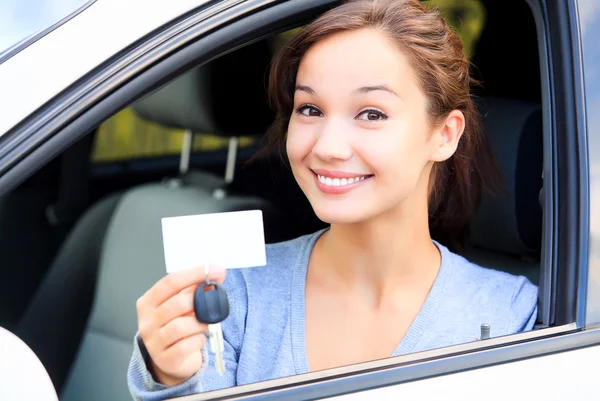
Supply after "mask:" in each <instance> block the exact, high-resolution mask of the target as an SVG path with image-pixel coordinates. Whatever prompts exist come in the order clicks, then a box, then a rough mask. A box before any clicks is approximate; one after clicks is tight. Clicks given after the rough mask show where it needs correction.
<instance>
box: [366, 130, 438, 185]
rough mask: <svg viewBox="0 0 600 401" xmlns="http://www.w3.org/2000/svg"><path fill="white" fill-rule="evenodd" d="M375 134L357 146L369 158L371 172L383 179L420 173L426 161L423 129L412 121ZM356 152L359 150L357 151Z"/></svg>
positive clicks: (406, 176) (425, 143) (408, 177)
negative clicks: (374, 136)
mask: <svg viewBox="0 0 600 401" xmlns="http://www.w3.org/2000/svg"><path fill="white" fill-rule="evenodd" d="M376 136H377V138H371V140H368V141H364V143H363V144H361V145H360V146H358V147H357V149H361V152H360V153H361V155H360V156H361V158H362V159H363V160H365V161H368V163H369V165H370V167H371V169H372V170H373V172H374V173H375V174H377V175H379V176H380V178H381V179H383V180H385V181H386V182H387V181H388V180H397V179H399V178H404V179H408V180H411V181H412V177H413V176H414V177H416V176H418V175H420V173H421V171H422V170H423V168H424V167H425V165H426V164H427V162H428V144H427V141H426V131H425V130H424V129H423V127H420V126H418V125H414V124H396V125H395V126H393V127H389V129H387V130H386V132H384V133H377V134H376ZM357 153H358V152H357Z"/></svg>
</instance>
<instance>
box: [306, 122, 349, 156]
mask: <svg viewBox="0 0 600 401" xmlns="http://www.w3.org/2000/svg"><path fill="white" fill-rule="evenodd" d="M322 127H323V128H322V130H321V131H320V132H319V133H318V135H317V140H316V141H315V144H314V146H313V149H312V151H313V153H314V154H315V155H316V156H317V157H318V158H319V159H321V160H324V161H330V160H334V159H338V160H348V159H350V158H351V157H352V147H351V146H350V143H349V142H348V135H345V133H347V132H348V128H346V127H344V124H343V122H342V121H340V120H337V119H329V120H328V121H327V122H325V124H323V126H322Z"/></svg>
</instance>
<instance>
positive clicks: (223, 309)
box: [194, 266, 229, 376]
mask: <svg viewBox="0 0 600 401" xmlns="http://www.w3.org/2000/svg"><path fill="white" fill-rule="evenodd" d="M194 313H195V315H196V319H198V321H200V322H202V323H207V324H208V336H209V339H210V350H211V352H212V353H213V355H214V356H215V366H216V368H217V373H218V374H219V375H221V376H223V374H224V373H225V361H224V359H223V352H225V344H224V343H223V329H222V328H221V322H222V321H223V320H225V319H226V318H227V316H228V315H229V301H228V299H227V293H226V292H225V289H224V288H223V286H222V285H220V284H219V283H215V282H213V281H210V280H209V279H208V266H207V267H206V281H205V282H204V284H202V285H199V286H198V288H196V292H195V293H194Z"/></svg>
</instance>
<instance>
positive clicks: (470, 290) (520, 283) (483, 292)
mask: <svg viewBox="0 0 600 401" xmlns="http://www.w3.org/2000/svg"><path fill="white" fill-rule="evenodd" d="M442 253H443V255H444V257H445V258H446V259H447V260H446V261H445V262H444V263H446V264H447V265H448V266H447V267H448V269H449V270H450V271H451V274H450V275H449V277H448V282H447V284H446V286H447V290H448V291H449V292H450V293H451V294H453V297H454V299H456V302H457V303H460V304H462V305H461V306H462V307H463V308H464V309H463V310H465V311H469V312H470V313H472V314H473V315H480V316H481V318H482V319H488V320H489V321H495V322H497V326H499V327H498V328H500V329H501V330H499V331H500V332H498V330H497V331H496V334H497V335H500V334H514V333H517V332H521V331H527V330H531V329H532V328H533V325H534V323H535V321H536V319H537V304H538V288H537V286H535V285H534V284H532V283H531V282H530V281H529V280H528V279H527V278H526V277H524V276H517V275H513V274H509V273H506V272H502V271H498V270H493V269H490V268H487V267H484V266H481V265H478V264H475V263H472V262H470V261H469V260H467V259H466V258H464V257H463V256H460V255H458V254H455V253H452V252H450V251H449V250H447V249H445V248H443V249H442ZM482 323H483V322H482Z"/></svg>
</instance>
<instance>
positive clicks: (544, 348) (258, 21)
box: [0, 0, 600, 400]
mask: <svg viewBox="0 0 600 401" xmlns="http://www.w3.org/2000/svg"><path fill="white" fill-rule="evenodd" d="M525 1H527V2H528V4H529V5H530V6H531V8H532V10H533V11H534V16H535V17H536V23H542V24H543V25H542V26H541V27H538V29H540V31H541V32H543V36H541V39H539V40H540V44H542V42H543V43H544V45H545V46H547V50H548V51H547V52H545V51H541V52H540V54H541V56H540V57H541V58H540V59H541V63H542V64H541V65H542V67H543V68H544V71H545V73H546V74H547V75H544V73H543V74H542V77H544V76H546V77H548V79H547V83H544V84H543V90H544V98H543V101H544V104H543V106H544V107H549V108H546V109H545V110H549V111H550V113H547V112H546V113H545V117H544V119H545V121H544V125H545V132H549V133H551V134H552V137H553V138H554V139H553V141H555V142H552V146H551V147H552V149H551V150H552V157H551V158H545V167H544V169H545V173H547V174H549V175H550V177H548V176H545V181H546V180H547V181H548V182H551V183H554V182H555V181H554V180H555V179H556V186H557V191H553V189H552V186H553V185H554V184H551V185H545V194H546V195H547V196H546V197H545V198H546V200H545V202H546V206H547V205H551V209H550V210H552V213H553V214H552V215H550V217H546V218H545V224H547V223H550V224H551V235H548V236H546V234H545V239H544V241H545V242H544V257H545V258H551V261H552V262H553V263H556V266H552V268H553V269H554V268H556V270H554V271H557V272H558V275H557V277H555V278H553V281H552V282H551V283H550V287H551V288H555V289H556V292H553V293H552V296H553V297H554V300H555V301H556V305H557V308H556V310H555V311H553V313H551V314H550V316H552V317H553V318H554V322H555V323H556V322H558V323H560V324H558V325H557V326H555V327H551V328H545V329H543V330H537V331H531V332H527V333H520V334H515V335H510V336H504V337H496V338H493V339H490V340H486V341H482V342H474V343H467V344H461V345H457V346H452V347H444V348H440V349H435V350H429V351H425V352H419V353H414V354H408V355H402V356H398V357H394V358H387V359H385V360H381V361H373V362H367V363H363V364H359V365H353V366H347V367H342V368H337V369H331V370H327V371H323V372H313V373H308V374H305V375H299V376H294V377H290V378H284V379H277V380H273V381H268V382H261V383H256V384H251V385H246V386H239V387H235V388H229V389H223V390H218V391H214V392H210V393H206V394H198V395H195V396H194V399H197V400H203V399H214V398H215V397H223V398H225V397H236V399H261V400H267V399H271V398H275V397H277V399H279V398H281V397H286V399H305V398H307V397H313V396H315V397H325V396H333V395H339V394H343V393H347V392H353V391H360V390H365V389H369V388H374V387H379V386H385V385H392V384H399V383H402V382H407V381H413V380H420V379H424V378H427V377H432V376H436V375H442V374H449V373H455V372H460V371H465V370H470V369H477V368H480V367H484V366H492V365H496V364H500V363H505V362H511V361H516V360H519V359H523V358H528V357H535V356H541V355H547V354H550V353H554V352H557V351H566V350H569V349H575V348H581V347H585V346H591V345H595V344H600V327H597V328H589V329H588V330H586V331H581V329H582V328H583V327H584V325H585V298H583V301H582V298H581V297H582V296H585V291H586V289H587V240H588V237H587V235H589V230H588V231H585V228H586V227H587V224H588V221H589V205H588V204H587V197H586V194H587V190H588V188H587V185H588V182H587V168H588V165H587V158H586V157H582V156H581V155H584V156H585V155H587V142H586V138H585V137H583V138H582V135H583V134H584V133H585V131H581V130H580V129H579V128H580V127H579V123H578V122H577V121H576V120H577V119H576V118H575V114H574V113H576V109H574V107H575V106H572V104H573V101H574V102H575V103H576V102H580V101H581V100H580V97H581V96H582V92H581V91H579V90H578V89H577V86H578V85H580V84H581V82H580V81H578V80H580V79H581V77H580V76H578V75H574V76H573V75H571V76H570V75H569V74H570V73H571V72H572V71H573V69H572V68H571V69H569V68H568V65H569V63H571V61H572V59H571V58H569V57H571V54H572V48H571V45H572V43H574V42H573V35H574V32H575V31H576V30H577V28H578V25H577V24H578V21H577V20H576V17H575V15H574V14H573V6H574V5H573V0H569V1H568V3H563V2H560V4H558V3H559V2H554V4H553V2H552V1H543V0H539V1H538V0H525ZM334 3H335V1H334V0H289V1H286V2H281V1H274V0H247V1H223V2H219V3H211V4H210V5H209V7H206V8H202V9H201V10H197V11H196V12H194V13H192V14H191V15H188V16H186V17H184V18H182V19H181V20H178V21H175V22H173V23H172V24H170V25H168V26H165V27H163V28H162V29H161V30H158V31H157V32H154V33H153V34H151V35H149V36H147V37H146V38H145V39H144V40H141V41H139V42H138V43H137V45H136V46H134V47H132V48H131V49H130V51H128V52H123V53H121V54H118V55H115V56H114V57H113V58H112V59H110V60H108V61H107V62H106V63H105V64H104V65H103V66H102V67H100V68H99V69H97V70H96V71H94V72H93V73H90V74H88V75H86V76H85V77H83V78H82V79H81V80H79V81H78V83H77V84H75V85H73V86H72V87H70V88H69V89H68V90H67V91H65V92H64V93H63V94H61V95H59V96H57V97H56V98H54V99H53V100H52V101H51V102H49V103H48V104H47V105H46V106H44V107H43V108H41V109H40V110H38V111H37V112H35V113H33V114H32V115H31V116H30V117H28V118H27V119H26V120H24V121H23V122H22V123H21V124H19V125H18V126H17V127H15V128H14V129H12V130H11V131H9V132H7V133H6V134H5V135H4V136H3V137H2V138H1V141H0V146H1V147H0V174H1V176H0V195H1V194H2V192H4V193H5V192H8V191H9V190H11V189H12V188H14V187H15V186H16V185H18V184H19V183H20V182H22V181H23V180H24V179H25V178H27V177H28V176H29V175H31V174H32V173H33V172H34V171H35V170H37V169H38V168H39V167H40V166H42V165H43V164H44V163H46V162H48V161H49V160H51V159H52V158H53V157H55V156H56V155H58V154H59V153H60V152H62V151H63V150H64V149H65V148H67V147H68V146H69V145H70V144H72V143H74V142H75V141H76V140H78V139H79V138H80V137H82V136H83V135H85V134H86V133H87V132H89V131H91V130H92V129H94V128H95V127H97V126H98V125H99V124H100V123H101V122H102V121H104V120H105V119H106V118H108V117H110V116H111V115H113V114H114V113H116V112H117V111H119V110H120V109H121V108H123V107H125V106H127V105H128V104H130V103H132V102H133V101H135V100H137V99H139V98H141V97H142V96H144V95H145V94H147V93H150V92H151V91H152V90H154V89H155V88H157V87H159V86H161V85H163V84H165V83H167V82H168V81H170V80H171V79H173V78H175V77H176V76H178V75H180V74H181V73H183V72H184V71H186V70H189V69H191V68H192V67H196V66H198V60H202V62H208V61H210V60H212V59H213V58H215V57H218V56H219V55H221V54H223V53H224V52H228V51H231V50H234V49H235V48H237V47H238V46H242V45H244V44H246V43H248V42H249V41H255V40H260V39H262V38H264V37H266V36H268V35H271V34H273V33H275V32H276V31H283V30H285V29H289V28H290V27H292V26H294V25H295V24H297V23H298V22H299V21H301V20H302V18H306V17H307V16H308V15H312V14H313V13H314V12H315V10H317V9H319V10H320V11H322V9H324V8H327V7H330V6H331V5H333V4H334ZM565 13H566V15H565ZM565 18H567V21H568V24H567V25H566V26H563V25H561V26H559V25H556V23H557V21H563V20H564V19H565ZM148 43H153V44H154V46H148ZM546 43H547V44H546ZM552 50H554V51H552ZM550 61H551V62H552V63H553V64H552V65H553V66H554V67H556V66H562V67H564V69H560V71H552V70H556V69H557V68H553V69H550V68H549V65H550V64H549V63H550ZM116 65H119V66H121V68H120V69H117V68H115V66H116ZM571 67H572V66H571ZM544 71H543V72H544ZM90 83H93V84H94V85H89V84H90ZM88 85H89V86H88ZM90 88H92V89H90ZM559 124H560V125H559ZM548 128H549V129H550V130H548ZM559 134H561V135H559ZM567 134H568V135H567ZM7 141H9V142H10V144H11V146H9V150H6V151H5V149H6V148H4V146H5V145H6V144H7ZM546 142H547V141H546ZM545 146H546V145H545ZM3 148H4V149H3ZM545 150H547V149H546V148H545ZM578 152H581V153H578ZM554 158H556V159H554ZM548 160H550V161H548ZM554 160H556V161H557V163H554ZM559 202H560V206H561V207H562V209H559ZM559 210H562V211H563V213H558V211H559ZM554 222H558V224H556V225H554ZM547 228H548V227H546V229H547ZM546 231H547V230H545V233H546ZM559 250H560V252H558V251H559ZM546 265H549V263H546V264H545V265H544V266H546ZM561 280H562V281H561ZM583 283H585V285H582V284H583ZM548 295H550V293H548ZM561 302H562V304H561ZM582 318H583V320H582ZM240 397H241V398H240Z"/></svg>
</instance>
